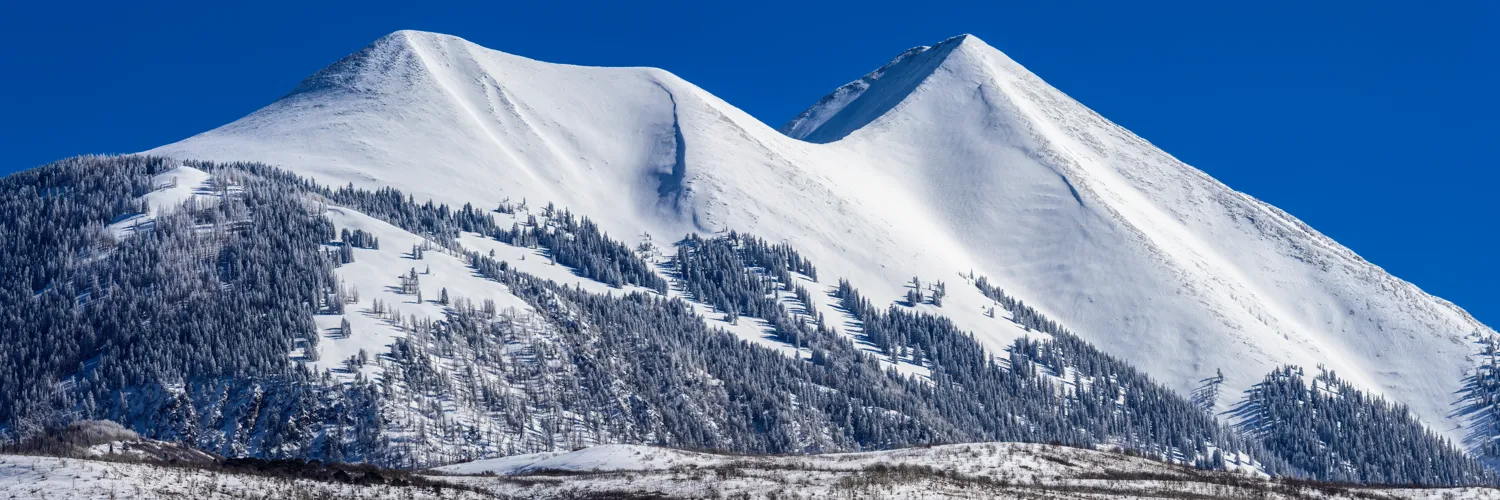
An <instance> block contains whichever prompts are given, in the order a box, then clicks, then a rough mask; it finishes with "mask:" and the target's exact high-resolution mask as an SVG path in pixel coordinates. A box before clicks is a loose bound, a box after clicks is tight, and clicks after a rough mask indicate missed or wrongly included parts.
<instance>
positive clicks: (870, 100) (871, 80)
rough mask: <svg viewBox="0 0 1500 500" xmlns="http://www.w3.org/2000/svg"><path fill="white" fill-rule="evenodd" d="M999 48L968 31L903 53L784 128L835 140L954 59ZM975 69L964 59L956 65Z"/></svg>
mask: <svg viewBox="0 0 1500 500" xmlns="http://www.w3.org/2000/svg"><path fill="white" fill-rule="evenodd" d="M995 55H999V56H1000V57H1002V58H1004V61H1006V62H1007V63H1009V64H1013V63H1011V62H1010V60H1009V58H1005V57H1004V54H1001V53H1000V51H999V50H996V49H995V48H994V47H991V46H989V44H986V43H984V41H983V40H980V39H979V37H976V36H974V35H969V34H962V35H958V36H955V37H951V38H948V39H946V40H943V41H942V42H939V43H938V44H937V45H933V46H931V47H928V46H920V47H915V48H912V49H908V50H907V51H905V52H902V53H901V54H899V55H897V56H896V57H895V58H894V59H891V61H890V62H888V63H886V64H885V65H883V66H881V67H880V68H878V69H876V70H875V71H872V72H870V73H867V74H865V75H864V76H863V77H860V79H858V80H855V81H853V82H849V83H847V84H845V85H843V86H841V87H839V88H837V89H834V91H833V92H831V93H829V94H827V95H825V96H824V97H823V98H822V99H820V100H819V101H818V103H817V104H814V105H813V106H812V107H810V108H808V109H806V110H804V111H803V112H802V113H800V114H798V115H797V117H795V118H793V119H792V120H791V121H789V122H787V123H786V124H785V125H782V126H781V128H780V131H781V132H782V133H783V134H786V135H787V136H789V137H792V138H794V139H801V140H804V141H807V142H813V143H829V142H835V141H838V140H840V139H843V138H844V137H845V136H848V135H849V134H850V133H853V132H854V131H855V130H858V129H860V128H862V127H864V126H865V125H868V124H869V123H870V122H872V121H874V120H875V119H877V118H879V117H881V116H883V115H885V114H886V112H888V111H890V110H892V109H893V108H895V107H896V106H898V105H899V104H901V102H902V101H904V100H905V99H906V97H907V96H908V95H910V94H911V93H912V92H914V91H916V90H917V88H918V87H919V86H920V85H921V84H922V83H923V82H924V81H926V80H927V77H928V76H929V75H931V74H932V73H933V72H934V71H937V70H938V68H940V67H943V66H945V65H950V62H949V61H952V60H954V59H956V58H962V59H964V60H967V61H985V60H990V59H992V58H993V57H994V56H995ZM951 64H954V65H959V67H973V66H974V65H973V64H967V63H964V62H956V63H951Z"/></svg>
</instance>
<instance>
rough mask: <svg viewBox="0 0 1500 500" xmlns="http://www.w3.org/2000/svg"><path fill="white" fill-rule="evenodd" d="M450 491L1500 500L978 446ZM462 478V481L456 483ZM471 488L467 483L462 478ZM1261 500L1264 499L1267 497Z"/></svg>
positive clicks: (491, 480) (685, 454)
mask: <svg viewBox="0 0 1500 500" xmlns="http://www.w3.org/2000/svg"><path fill="white" fill-rule="evenodd" d="M434 472H436V473H440V474H447V475H450V476H449V477H446V478H444V479H445V480H447V481H450V482H455V483H459V484H466V485H470V486H475V487H477V488H479V489H482V490H485V491H491V492H496V493H500V494H504V495H514V496H520V497H526V498H566V497H569V496H570V495H573V496H587V495H590V494H592V495H608V494H616V495H624V494H646V495H649V494H659V495H663V496H666V497H684V498H705V497H706V498H718V497H734V496H735V495H748V496H750V497H753V498H774V497H781V498H846V497H853V498H1372V499H1384V498H1389V499H1398V498H1500V491H1497V490H1493V489H1479V488H1472V489H1443V490H1347V491H1345V490H1340V489H1337V488H1326V489H1316V488H1299V487H1294V486H1289V485H1286V484H1283V483H1278V482H1274V481H1270V480H1268V479H1266V478H1265V477H1263V476H1260V475H1256V474H1253V473H1252V474H1234V473H1207V472H1203V471H1198V470H1194V469H1189V468H1184V467H1178V466H1173V465H1168V464H1164V463H1161V462H1155V461H1151V460H1146V459H1142V458H1137V457H1129V456H1125V455H1120V454H1116V453H1108V452H1101V451H1092V450H1082V449H1076V448H1066V447H1059V446H1050V445H1042V444H1022V443H972V444H957V445H946V446H934V447H924V448H907V449H899V450H889V451H877V452H865V453H838V454H826V455H795V456H746V455H720V454H713V453H701V452H690V451H682V450H672V449H664V448H653V447H649V446H632V445H608V446H596V447H593V448H587V449H583V450H578V451H574V452H571V453H539V454H531V455H519V456H513V457H506V458H500V459H491V460H481V461H476V462H470V463H463V464H455V465H450V466H446V467H439V468H437V469H434ZM455 476H460V477H455ZM461 476H470V477H461ZM1263 494H1264V496H1262V495H1263Z"/></svg>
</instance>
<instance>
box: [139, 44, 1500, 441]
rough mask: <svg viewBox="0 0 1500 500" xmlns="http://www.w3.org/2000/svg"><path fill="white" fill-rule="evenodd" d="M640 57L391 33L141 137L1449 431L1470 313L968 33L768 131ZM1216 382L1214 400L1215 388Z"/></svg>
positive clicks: (1192, 378)
mask: <svg viewBox="0 0 1500 500" xmlns="http://www.w3.org/2000/svg"><path fill="white" fill-rule="evenodd" d="M782 130H784V131H785V132H786V134H782V133H779V132H777V131H776V130H774V129H772V128H770V127H768V126H766V125H765V124H763V123H761V122H759V121H757V120H755V119H754V118H752V117H750V116H749V115H747V114H745V113H744V112H742V111H740V110H738V109H736V108H734V107H733V106H731V105H729V104H728V103H725V102H723V101H721V100H719V99H717V98H715V97H713V96H712V95H710V94H709V93H707V92H706V91H703V90H702V89H699V88H697V87H695V86H693V85H691V84H690V83H687V82H685V81H683V80H681V79H680V78H677V77H675V76H673V75H671V74H669V73H666V72H664V71H661V70H656V69H648V68H590V67H579V66H567V65H556V64H548V63H543V62H538V61H534V60H530V59H525V58H521V57H517V56H513V55H509V54H504V53H501V52H496V51H492V50H488V49H484V48H481V47H478V46H476V45H473V44H471V43H469V42H466V41H464V40H462V39H459V38H455V37H451V36H445V35H437V34H431V33H421V32H410V31H402V32H397V33H394V34H392V35H389V36H387V37H384V38H382V39H381V40H378V41H376V42H375V43H374V44H372V45H371V46H369V47H367V48H365V49H363V50H361V51H360V52H358V53H356V54H353V55H351V56H349V57H348V58H345V59H344V60H342V61H339V62H338V63H336V64H334V65H332V66H330V67H328V68H327V69H325V70H323V71H321V72H319V73H318V74H316V75H314V76H312V77H310V78H309V79H308V80H306V81H304V82H303V83H302V84H301V85H300V86H298V87H297V89H295V90H294V91H293V92H292V93H290V94H288V95H287V96H286V97H284V98H282V99H281V100H279V101H277V102H275V103H273V104H271V105H269V106H267V107H266V108H263V109H261V110H259V111H256V112H255V113H253V114H251V115H249V116H247V117H245V118H242V119H240V120H238V121H236V122H233V123H230V124H228V125H225V126H223V127H220V128H218V129H215V130H212V131H209V132H206V133H204V134H200V135H198V136H195V137H192V138H189V139H186V140H184V141H182V142H179V143H176V144H171V145H167V146H163V147H161V148H157V149H155V150H152V151H151V153H153V154H163V155H172V156H177V157H183V158H201V159H208V160H254V161H263V162H267V163H271V164H275V165H279V166H283V167H285V168H288V169H291V170H293V171H295V172H298V173H301V174H304V175H309V176H311V177H313V178H315V179H317V180H318V181H320V182H325V183H329V184H335V185H342V184H344V183H354V184H356V185H357V186H361V187H366V188H374V187H380V186H395V187H399V188H400V189H402V190H404V191H407V192H409V193H413V194H414V195H415V196H416V197H417V198H418V199H419V200H420V199H422V198H426V197H430V198H433V199H436V200H438V201H441V202H447V203H450V204H454V205H455V206H457V205H462V204H464V203H476V204H480V205H484V204H492V203H497V202H500V201H501V200H504V199H507V198H508V199H510V200H511V201H512V202H519V201H520V200H522V199H524V200H527V201H528V202H531V203H534V204H538V205H540V204H544V203H546V202H555V203H557V204H559V205H561V206H565V207H568V208H570V209H572V210H574V211H575V212H578V213H582V214H587V215H590V216H591V217H594V218H595V219H596V220H598V222H599V223H600V225H601V226H602V227H603V228H604V229H606V230H608V231H610V232H611V234H614V235H616V237H620V238H623V239H625V240H627V242H631V243H633V242H635V241H638V240H641V239H643V238H645V236H644V235H642V236H632V235H641V233H643V232H644V233H649V234H651V235H656V237H658V238H660V237H663V236H665V237H666V238H667V239H668V241H671V240H675V239H677V238H678V237H680V235H682V234H684V233H686V232H693V231H696V232H709V231H722V230H729V229H737V230H746V231H752V232H754V233H756V234H759V235H761V236H764V237H766V238H768V239H770V240H771V241H789V242H792V243H794V244H795V245H796V246H797V247H798V248H799V249H801V250H802V251H803V252H805V253H806V254H808V255H809V256H810V257H811V258H812V259H813V260H815V261H817V262H818V263H819V266H820V267H821V268H822V269H821V270H822V272H824V273H826V275H827V276H833V277H847V278H849V279H850V280H851V281H853V282H854V284H855V285H857V286H859V287H860V288H861V289H863V290H864V291H865V292H866V293H868V295H869V296H870V297H872V298H874V299H876V300H877V301H888V302H894V301H897V300H898V299H900V298H901V297H903V296H904V295H905V293H906V290H907V289H906V287H905V286H904V284H905V283H908V282H910V281H911V278H912V277H913V276H917V277H919V278H921V280H922V281H923V282H931V281H933V280H941V281H950V282H953V286H950V287H948V288H949V289H950V290H952V291H951V292H950V296H949V297H948V298H947V300H946V303H945V304H944V305H943V306H942V307H941V308H940V309H939V308H936V307H935V306H932V305H920V306H917V307H919V308H922V309H925V310H929V311H930V312H938V313H941V314H945V315H948V316H949V317H951V318H953V320H954V321H955V322H957V323H958V324H959V325H960V326H962V327H963V328H965V329H967V330H970V331H973V332H974V333H975V335H976V337H977V339H978V340H980V342H981V343H982V344H984V345H986V346H988V347H990V348H992V349H993V350H995V351H996V352H997V353H999V350H1000V349H1003V347H1004V346H1005V345H1007V343H1008V342H1009V341H1010V340H1011V339H1012V338H1014V337H1016V336H1018V335H1021V334H1024V333H1025V332H1023V331H1021V330H1019V329H1017V328H1015V327H1014V326H1013V325H1011V324H1010V323H1009V322H1004V321H995V320H994V319H991V318H987V317H986V316H985V315H984V314H983V310H984V308H985V307H986V306H988V305H990V301H989V300H988V299H986V298H984V297H983V296H982V295H981V294H979V293H978V291H977V290H975V289H974V288H973V287H971V286H959V285H958V283H960V282H962V281H961V280H964V278H961V277H960V274H964V275H973V274H979V275H986V276H989V277H990V278H991V279H992V280H994V281H995V282H998V283H999V284H1000V285H1002V286H1003V287H1004V288H1005V289H1006V290H1007V291H1009V292H1011V293H1012V294H1014V295H1016V296H1018V297H1019V298H1021V299H1024V300H1026V301H1027V302H1028V303H1031V304H1033V305H1034V306H1035V307H1037V308H1038V309H1040V310H1042V311H1044V312H1046V313H1047V314H1048V315H1049V316H1051V317H1053V318H1057V319H1059V320H1061V321H1062V322H1063V323H1065V324H1067V325H1068V326H1069V327H1071V328H1072V329H1073V330H1074V331H1076V332H1078V333H1079V334H1080V335H1081V336H1083V337H1084V338H1086V339H1087V340H1089V341H1091V342H1093V343H1095V344H1097V345H1099V346H1100V347H1101V348H1103V349H1104V350H1105V351H1107V352H1110V353H1114V354H1116V355H1119V356H1121V357H1123V358H1124V359H1126V360H1128V361H1130V362H1132V363H1133V364H1135V365H1136V366H1139V367H1140V368H1142V369H1144V370H1146V371H1147V372H1149V373H1150V374H1151V375H1153V376H1154V377H1156V378H1157V379H1158V380H1161V381H1163V382H1164V383H1167V384H1170V385H1172V386H1174V387H1176V388H1178V389H1179V390H1181V391H1183V392H1184V393H1185V392H1187V391H1190V390H1192V389H1193V388H1195V387H1196V386H1197V385H1198V383H1199V381H1200V380H1202V379H1204V378H1206V377H1208V376H1210V375H1211V374H1214V373H1215V371H1216V370H1219V369H1222V370H1223V373H1224V375H1225V377H1226V382H1225V385H1226V389H1227V390H1225V391H1222V394H1224V395H1225V396H1223V397H1224V398H1227V399H1232V398H1234V397H1235V395H1237V394H1239V393H1240V391H1242V390H1244V389H1247V388H1248V387H1249V386H1250V385H1251V384H1253V383H1255V382H1256V381H1258V380H1260V378H1261V377H1262V376H1263V375H1264V374H1265V373H1267V372H1269V371H1270V370H1271V369H1273V368H1275V367H1276V366H1279V365H1282V364H1287V363H1291V364H1298V365H1302V366H1308V367H1311V366H1314V365H1317V364H1325V365H1327V366H1328V367H1329V368H1330V369H1334V370H1336V371H1337V372H1338V373H1339V374H1340V375H1341V376H1342V377H1343V378H1344V379H1346V380H1349V381H1351V382H1353V383H1355V384H1356V385H1359V386H1362V387H1366V388H1369V389H1373V390H1375V391H1376V392H1379V393H1382V394H1384V395H1386V396H1387V397H1390V398H1392V399H1394V400H1396V401H1400V402H1403V403H1406V404H1409V405H1411V407H1412V410H1414V411H1415V412H1416V413H1417V414H1418V415H1419V416H1420V417H1421V418H1422V419H1423V420H1425V421H1426V422H1427V423H1428V424H1429V425H1432V426H1433V427H1434V428H1435V429H1437V430H1439V431H1441V432H1444V433H1446V434H1447V435H1449V436H1451V437H1455V438H1457V437H1461V436H1462V435H1463V433H1464V431H1463V430H1462V429H1460V427H1459V426H1460V424H1461V419H1462V417H1461V416H1453V415H1452V414H1453V413H1454V412H1453V410H1454V406H1453V405H1454V403H1455V400H1456V399H1457V398H1458V396H1456V395H1455V394H1456V393H1458V392H1459V391H1460V390H1461V389H1462V388H1463V379H1464V377H1465V375H1466V373H1468V372H1469V371H1471V369H1472V367H1473V365H1474V362H1473V361H1472V360H1471V359H1470V358H1471V356H1472V354H1473V353H1474V352H1475V349H1476V347H1475V345H1476V344H1475V341H1476V340H1478V339H1479V338H1480V337H1489V336H1493V335H1494V332H1493V331H1492V330H1490V329H1489V328H1487V327H1485V326H1484V325H1481V324H1479V323H1478V322H1477V321H1475V320H1474V319H1473V318H1472V317H1470V316H1469V315H1468V314H1467V313H1465V312H1464V311H1462V310H1461V309H1459V308H1457V307H1455V306H1453V305H1452V304H1450V303H1448V302H1446V301H1443V300H1441V299H1438V298H1436V297H1432V296H1430V295H1427V294H1425V293H1423V292H1422V291H1420V290H1419V289H1417V288H1416V287H1415V286H1413V285H1411V284H1409V283H1406V282H1404V281H1401V280H1399V279H1397V278H1395V277H1393V276H1390V275H1389V274H1388V273H1386V272H1384V271H1383V270H1381V269H1380V268H1378V267H1376V266H1374V265H1372V264H1370V263H1368V262H1365V261H1364V260H1362V259H1360V258H1359V257H1358V256H1357V255H1355V254H1354V253H1353V252H1351V251H1349V250H1348V249H1346V248H1344V247H1342V246H1340V245H1338V244H1337V243H1336V242H1333V241H1332V240H1330V239H1328V238H1327V237H1325V236H1323V235H1321V234H1319V233H1317V232H1316V231H1314V230H1313V229H1311V228H1309V227H1307V226H1306V225H1305V224H1303V223H1301V222H1300V221H1298V220H1297V219H1295V218H1294V217H1292V216H1290V215H1288V214H1286V213H1284V212H1281V211H1279V210H1277V209H1275V208H1274V207H1271V206H1269V205H1266V204H1264V203H1262V202H1259V201H1257V200H1255V199H1253V198H1251V197H1249V196H1247V195H1244V194H1242V193H1238V192H1235V191H1233V190H1232V189H1229V188H1228V187H1226V186H1224V185H1223V184H1221V183H1218V182H1217V181H1215V180H1213V179H1212V178H1210V177H1209V176H1207V175H1206V174H1204V173H1202V172H1201V171H1198V170H1196V169H1194V168H1192V167H1190V166H1187V165H1185V164H1183V163H1181V162H1179V161H1177V160H1176V159H1174V158H1172V157H1171V156H1170V155H1168V154H1166V153H1165V152H1162V151H1161V150H1159V149H1157V148H1155V147H1154V146H1151V145H1150V144H1149V143H1147V142H1146V141H1144V140H1143V139H1141V138H1139V137H1136V136H1134V135H1133V134H1131V133H1130V132H1128V131H1126V130H1124V129H1122V128H1120V127H1118V126H1116V125H1114V124H1112V123H1110V122H1108V121H1107V120H1105V119H1103V118H1102V117H1100V116H1098V115H1097V114H1095V113H1093V112H1092V111H1090V110H1088V109H1087V108H1086V107H1084V106H1083V105H1081V104H1079V103H1077V102H1075V101H1073V100H1071V99H1070V98H1068V97H1067V96H1065V95H1064V94H1062V93H1061V92H1059V91H1058V90H1056V89H1054V88H1052V87H1050V86H1048V85H1047V84H1046V83H1045V82H1043V81H1041V80H1040V79H1039V78H1037V77H1036V76H1035V75H1033V74H1031V73H1030V72H1028V71H1027V70H1025V69H1024V68H1023V67H1021V66H1020V65H1019V64H1017V63H1015V62H1014V61H1012V60H1010V59H1009V58H1008V57H1006V56H1005V55H1004V54H1001V53H1000V52H999V51H997V50H995V49H994V48H992V47H989V46H988V45H986V44H985V43H984V42H983V41H980V40H978V39H977V38H975V37H972V36H962V37H956V38H953V39H950V40H947V41H944V42H943V43H940V44H938V45H936V46H933V47H930V48H921V49H913V50H911V51H907V52H906V53H903V54H902V55H901V56H899V57H898V58H897V59H896V60H894V61H892V62H891V63H890V64H888V65H886V66H885V67H882V68H881V69H879V70H877V71H876V72H874V73H871V74H870V75H866V76H865V77H864V78H862V79H860V80H858V81H856V82H853V83H851V84H849V85H846V86H844V87H841V88H840V89H838V90H836V91H835V92H834V94H831V95H830V96H829V97H827V98H825V99H823V100H822V101H820V103H818V104H817V105H815V106H814V107H813V108H810V109H809V110H808V111H806V112H804V113H803V114H802V115H799V117H798V118H797V119H795V120H793V122H791V123H789V124H787V125H786V126H785V127H783V129H782ZM1227 399H1226V400H1225V401H1221V402H1220V403H1221V406H1220V408H1223V407H1224V406H1225V405H1224V403H1228V402H1229V401H1228V400H1227Z"/></svg>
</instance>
